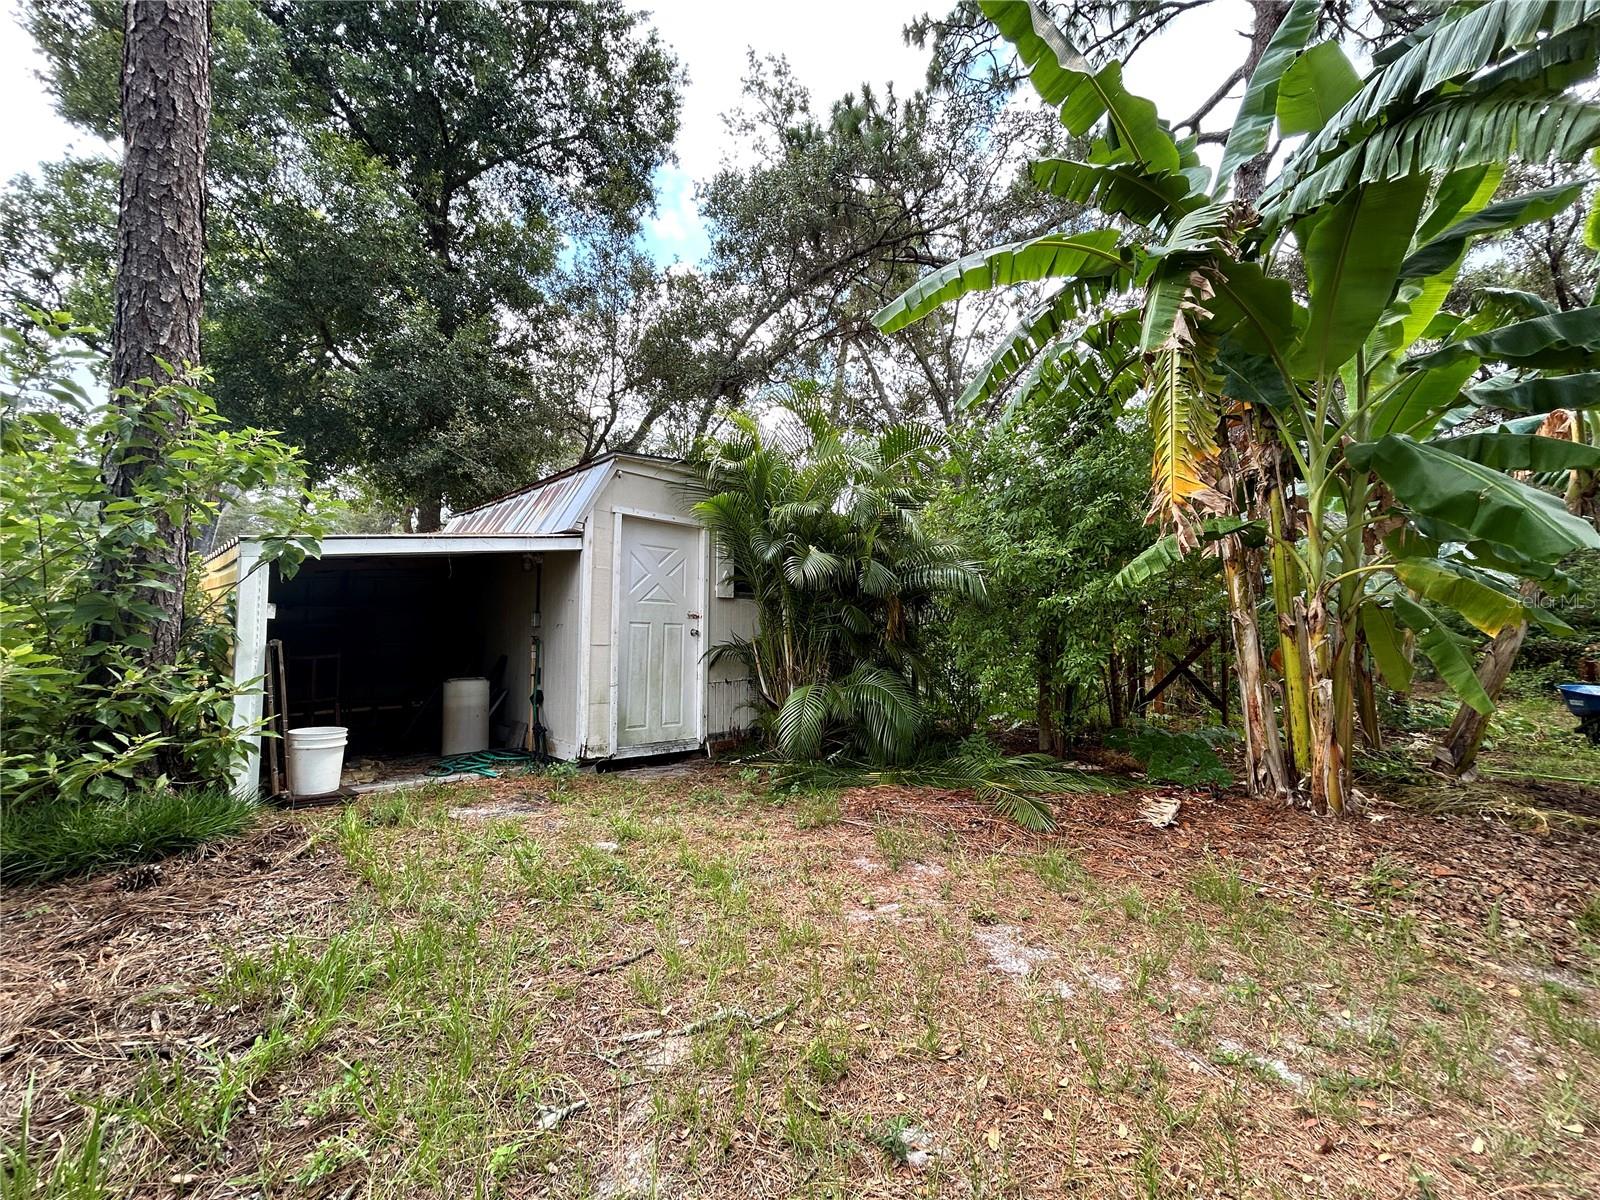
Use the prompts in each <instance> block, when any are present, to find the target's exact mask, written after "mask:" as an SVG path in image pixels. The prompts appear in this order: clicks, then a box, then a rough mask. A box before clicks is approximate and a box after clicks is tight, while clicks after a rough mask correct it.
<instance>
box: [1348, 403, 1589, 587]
mask: <svg viewBox="0 0 1600 1200" xmlns="http://www.w3.org/2000/svg"><path fill="white" fill-rule="evenodd" d="M1345 457H1346V458H1347V459H1348V460H1349V461H1350V463H1351V465H1353V466H1354V467H1355V468H1356V469H1357V470H1359V471H1366V470H1371V471H1374V472H1376V473H1377V475H1378V477H1379V478H1380V479H1382V480H1383V481H1384V482H1385V483H1386V484H1388V485H1389V488H1390V490H1391V491H1393V492H1394V494H1395V497H1396V498H1397V499H1398V500H1399V501H1400V502H1401V503H1402V504H1404V505H1406V506H1407V507H1409V508H1411V509H1414V510H1415V511H1417V512H1419V513H1422V514H1424V515H1425V516H1430V517H1437V518H1438V519H1439V520H1441V521H1445V522H1447V523H1448V524H1450V525H1453V526H1455V527H1456V528H1457V529H1460V530H1463V531H1465V532H1466V533H1467V534H1469V535H1470V537H1471V538H1474V539H1482V540H1484V541H1489V542H1495V543H1498V544H1500V545H1504V546H1514V547H1516V548H1517V550H1518V551H1519V552H1520V553H1523V554H1526V555H1528V556H1529V557H1531V558H1534V559H1536V560H1539V561H1543V562H1556V561H1558V560H1560V559H1561V558H1563V557H1564V556H1565V555H1567V554H1569V553H1571V552H1572V551H1574V550H1590V549H1600V533H1596V532H1595V529H1594V526H1593V525H1591V524H1589V522H1587V521H1585V520H1583V519H1582V518H1581V517H1575V516H1573V515H1572V514H1571V513H1569V512H1568V511H1567V510H1566V508H1565V507H1563V505H1562V504H1561V502H1560V501H1559V500H1558V499H1556V498H1555V497H1554V496H1552V495H1550V494H1549V493H1548V492H1541V491H1539V490H1538V489H1537V488H1532V487H1529V486H1528V485H1527V484H1525V483H1521V482H1519V481H1517V480H1515V479H1512V478H1511V477H1510V476H1509V475H1506V474H1503V473H1502V472H1500V471H1496V470H1494V469H1493V468H1490V467H1485V466H1482V465H1481V464H1479V463H1475V462H1471V461H1469V460H1467V459H1465V458H1460V457H1458V456H1456V455H1454V454H1449V453H1446V452H1445V451H1443V450H1440V449H1439V448H1438V447H1436V446H1430V445H1426V444H1424V443H1420V442H1415V441H1413V440H1412V439H1410V438H1408V437H1401V436H1398V435H1394V434H1391V435H1390V436H1388V437H1384V438H1380V439H1379V440H1378V441H1376V442H1364V443H1357V444H1355V445H1352V446H1347V447H1346V448H1345Z"/></svg>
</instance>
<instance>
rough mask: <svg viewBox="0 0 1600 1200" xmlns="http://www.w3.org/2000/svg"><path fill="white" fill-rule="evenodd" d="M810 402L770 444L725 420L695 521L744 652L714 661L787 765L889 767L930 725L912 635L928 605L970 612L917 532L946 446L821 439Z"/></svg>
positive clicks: (969, 594)
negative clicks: (712, 541) (732, 596)
mask: <svg viewBox="0 0 1600 1200" xmlns="http://www.w3.org/2000/svg"><path fill="white" fill-rule="evenodd" d="M809 400H810V396H809V393H808V392H807V391H806V390H805V389H801V390H800V391H798V392H797V394H796V398H795V401H794V403H793V404H792V406H791V407H790V409H789V410H788V413H789V416H790V417H791V418H793V421H792V423H791V427H790V428H789V429H788V430H787V431H786V432H783V433H779V434H776V435H774V434H771V433H768V432H766V431H764V430H763V429H762V427H761V426H760V425H759V424H758V423H757V422H756V421H755V420H754V419H752V418H750V417H748V416H746V415H744V414H736V415H734V417H733V418H732V424H733V433H732V434H731V435H730V436H729V437H728V438H726V439H725V440H723V441H722V442H720V443H717V444H716V445H714V446H713V447H712V448H711V450H710V453H709V455H708V458H707V462H706V488H707V491H708V492H710V493H711V494H710V495H709V496H708V497H707V498H706V499H705V500H703V501H701V502H700V503H699V504H697V505H695V512H696V514H697V515H698V516H699V517H700V519H701V521H702V522H703V523H704V524H705V525H706V527H707V528H708V529H710V530H711V532H712V533H713V534H715V535H716V538H717V541H718V544H719V545H720V546H721V548H722V551H723V554H724V555H725V556H726V558H727V560H728V562H729V563H730V564H731V566H732V569H733V572H734V577H735V580H736V581H737V582H738V583H739V584H743V585H747V586H748V587H749V588H750V590H751V593H752V595H753V597H754V600H755V603H756V611H757V628H756V631H755V634H754V636H752V637H750V638H738V639H734V640H732V641H730V642H728V643H725V644H723V645H721V646H717V647H713V650H712V653H713V659H715V658H718V657H732V658H735V659H738V660H740V661H742V662H743V663H744V664H745V665H746V666H747V667H748V668H749V670H750V673H751V676H752V677H753V679H754V680H755V683H756V689H757V692H758V694H759V696H760V699H761V702H762V705H763V707H764V710H765V715H766V726H767V729H768V731H769V733H770V734H771V735H772V737H773V740H774V742H775V743H776V745H777V746H778V748H779V750H780V751H781V752H782V753H783V754H784V755H785V756H787V757H789V758H792V759H814V758H818V757H821V756H823V755H824V754H828V753H840V752H843V753H846V754H850V755H854V756H859V757H863V758H867V759H869V760H871V761H873V762H875V763H889V762H903V761H905V760H907V759H908V758H910V757H911V756H912V755H913V754H914V753H915V752H916V751H917V749H918V747H919V745H920V744H921V742H922V740H923V738H924V736H925V734H926V733H927V731H928V727H929V724H930V721H929V716H928V706H927V703H926V696H925V693H926V691H927V677H928V674H929V670H928V666H927V663H926V660H925V658H924V655H923V652H922V638H921V628H920V627H921V623H922V620H923V618H924V616H925V615H926V613H927V612H928V610H929V609H930V608H931V607H932V606H933V604H934V603H935V602H936V601H937V600H938V599H939V598H941V597H948V598H960V599H963V600H967V601H974V600H981V599H982V598H983V596H984V588H983V579H982V576H981V574H980V572H979V570H978V568H977V566H976V565H975V564H974V563H971V562H968V561H966V560H965V558H964V557H963V556H962V554H961V552H960V549H959V548H958V547H957V546H956V545H955V544H954V543H952V542H950V541H947V540H944V539H941V538H938V537H935V536H933V535H932V534H930V533H929V532H928V531H927V530H926V529H925V527H924V525H923V522H922V520H921V516H922V510H923V508H924V506H925V505H926V504H927V501H928V499H929V497H930V495H931V494H932V490H933V484H932V481H933V480H934V479H935V478H936V477H937V474H938V472H939V469H940V467H941V465H942V463H943V460H944V457H945V454H946V453H947V451H948V450H949V444H948V442H947V440H946V439H945V437H944V435H943V434H941V433H939V432H938V431H936V430H933V429H930V428H927V427H924V426H920V425H896V426H891V427H889V428H888V429H885V430H883V431H881V432H879V433H877V434H864V433H854V432H850V431H842V430H839V429H835V428H834V427H833V426H832V425H831V424H829V422H828V421H827V419H826V418H825V417H824V416H823V415H821V413H820V411H819V410H818V409H816V408H815V406H814V405H812V404H811V403H810V402H809Z"/></svg>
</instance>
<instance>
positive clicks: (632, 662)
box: [614, 516, 704, 750]
mask: <svg viewBox="0 0 1600 1200" xmlns="http://www.w3.org/2000/svg"><path fill="white" fill-rule="evenodd" d="M699 550H700V531H699V530H698V529H696V528H695V527H693V526H691V525H675V524H672V523H669V522H666V521H651V520H647V519H645V518H643V517H629V516H624V517H623V518H622V545H621V551H622V552H621V554H620V556H619V559H620V566H621V570H622V576H621V586H620V588H619V592H620V595H619V602H620V605H621V609H620V612H619V614H618V621H617V633H618V637H619V641H618V645H617V646H616V648H615V651H614V652H615V653H616V654H618V655H619V656H620V658H619V661H618V663H617V748H618V749H619V750H620V749H628V748H632V747H640V746H657V745H661V746H666V745H678V744H682V745H691V746H692V745H694V744H696V743H697V742H698V741H699V740H700V739H699V724H700V713H699V703H698V702H699V697H700V671H699V667H700V654H701V650H702V647H701V645H700V642H701V641H702V640H703V639H702V638H701V636H700V635H701V626H702V625H703V624H704V622H703V621H701V620H700V614H699V606H700V570H699V559H700V554H699Z"/></svg>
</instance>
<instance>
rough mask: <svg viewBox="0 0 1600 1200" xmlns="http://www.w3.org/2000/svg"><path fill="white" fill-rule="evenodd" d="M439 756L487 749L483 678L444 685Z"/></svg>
mask: <svg viewBox="0 0 1600 1200" xmlns="http://www.w3.org/2000/svg"><path fill="white" fill-rule="evenodd" d="M439 742H440V753H442V754H444V755H446V756H447V757H448V756H449V755H451V754H473V753H476V752H477V751H479V750H487V749H488V748H489V681H488V680H487V679H484V678H483V677H482V676H474V677H472V678H470V679H446V680H445V681H444V731H443V734H442V735H441V737H440V739H439Z"/></svg>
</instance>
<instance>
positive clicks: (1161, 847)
mask: <svg viewBox="0 0 1600 1200" xmlns="http://www.w3.org/2000/svg"><path fill="white" fill-rule="evenodd" d="M1145 799H1146V797H1145V796H1144V795H1142V794H1140V793H1138V792H1130V793H1122V794H1117V795H1111V796H1090V797H1072V798H1070V800H1069V802H1068V804H1067V806H1066V807H1065V808H1064V809H1063V812H1062V820H1061V824H1060V827H1059V828H1058V830H1057V832H1056V833H1055V834H1053V835H1050V836H1048V837H1039V836H1032V835H1025V834H1022V833H1021V832H1019V831H1018V830H1017V829H1016V828H1015V827H1014V826H1009V825H1006V824H1005V823H1003V822H998V821H996V820H994V819H993V818H992V817H991V816H990V814H989V813H988V812H987V811H986V810H984V809H983V808H982V807H981V806H978V805H975V804H974V803H973V802H972V801H971V799H970V797H968V796H966V795H964V794H961V793H940V792H932V791H928V790H909V789H896V788H871V789H856V790H851V791H846V792H843V793H840V794H829V793H817V794H797V795H773V794H771V793H770V792H769V791H768V789H767V787H766V785H765V783H764V782H763V780H762V779H761V778H760V777H759V776H758V775H757V774H756V773H754V772H740V771H737V770H735V769H731V768H726V767H713V766H698V767H695V768H694V769H692V770H689V771H686V772H680V773H676V774H665V775H663V774H657V775H655V776H654V777H651V778H648V779H636V778H630V777H629V776H628V775H627V774H617V775H609V776H587V777H582V778H579V779H577V780H569V781H558V780H546V779H542V778H538V777H522V778H504V779H498V780H491V781H484V782H481V783H477V782H475V783H463V784H452V785H447V786H434V787H430V788H427V789H424V790H421V791H414V792H406V793H397V794H392V795H387V796H376V797H371V798H368V799H367V800H364V801H363V802H362V804H361V805H360V806H359V807H357V808H352V809H347V810H343V811H325V810H324V811H305V812H297V813H286V814H273V815H272V816H270V817H269V818H267V819H266V820H265V821H264V822H263V823H262V825H261V826H260V827H259V828H258V829H257V830H256V831H255V832H254V833H252V834H251V835H250V836H248V837H246V838H243V839H241V840H239V841H237V842H235V843H233V844H230V845H227V846H224V847H222V848H220V849H214V850H212V851H211V852H209V853H205V854H201V855H196V856H194V857H191V858H187V859H182V860H174V861H170V862H168V863H166V864H164V865H163V866H162V867H160V868H159V869H158V870H155V871H150V870H144V871H134V872H130V873H126V874H123V875H114V876H109V877H105V878H101V879H96V880H92V881H89V882H85V883H76V884H66V885H59V886H53V887H47V888H15V889H9V890H8V891H7V893H6V895H5V897H4V900H3V907H0V922H3V929H4V943H3V949H0V1130H4V1131H5V1136H6V1139H7V1141H9V1142H13V1143H15V1142H16V1140H17V1136H18V1132H19V1129H20V1125H21V1119H22V1115H23V1111H24V1109H25V1108H26V1109H27V1110H28V1122H29V1124H28V1144H29V1147H30V1149H29V1152H28V1156H29V1160H30V1163H31V1165H32V1167H33V1169H35V1170H38V1171H41V1172H46V1171H48V1170H50V1169H51V1168H52V1165H54V1168H55V1170H56V1171H57V1178H58V1180H61V1179H65V1178H67V1177H68V1175H70V1174H71V1172H72V1170H73V1169H74V1164H77V1165H78V1168H80V1169H79V1175H80V1176H81V1177H82V1178H81V1180H80V1182H81V1184H82V1186H80V1187H79V1189H78V1190H77V1191H75V1192H73V1193H71V1194H74V1195H96V1194H106V1195H129V1194H131V1195H138V1196H169V1195H173V1196H176V1195H182V1196H254V1195H266V1196H287V1195H293V1196H330V1197H354V1196H369V1195H376V1196H411V1195H452V1196H453V1195H467V1194H477V1195H504V1196H545V1195H549V1196H563V1197H567V1196H599V1197H610V1198H620V1197H635V1196H640V1197H642V1196H656V1195H659V1196H730V1197H731V1196H757V1197H763V1196H788V1195H796V1194H799V1195H841V1196H842V1195H852V1196H859V1195H941V1196H942V1195H951V1196H956V1195H961V1196H1036V1195H1041V1194H1063V1193H1064V1194H1072V1195H1084V1196H1140V1197H1156V1196H1188V1195H1204V1196H1241V1197H1242V1196H1263V1197H1265V1196H1291V1197H1299V1196H1307V1197H1312V1196H1315V1197H1323V1196H1349V1197H1355V1196H1441V1197H1442V1196H1486V1197H1487V1196H1518V1197H1524V1196H1552V1197H1580V1196H1591V1195H1594V1194H1596V1192H1597V1191H1600V1165H1597V1164H1600V1153H1597V1152H1596V1132H1597V1121H1600V1113H1597V1104H1600V1083H1597V1082H1596V1080H1597V1078H1600V1072H1597V1067H1600V1061H1597V1060H1600V991H1597V987H1596V985H1597V967H1600V949H1597V946H1596V941H1597V940H1600V928H1597V926H1600V901H1597V897H1600V855H1597V853H1596V851H1597V849H1600V846H1597V842H1600V834H1596V833H1594V832H1592V831H1587V830H1585V829H1582V828H1577V829H1573V828H1552V829H1546V830H1543V831H1530V830H1529V829H1526V828H1522V827H1516V826H1512V825H1509V824H1506V823H1504V822H1501V821H1495V820H1489V819H1485V818H1483V817H1480V816H1428V815H1421V814H1419V813H1417V812H1416V811H1415V810H1414V809H1409V808H1408V809H1402V808H1398V807H1394V806H1392V805H1386V804H1382V803H1379V804H1376V805H1375V806H1374V808H1373V811H1372V813H1371V815H1370V818H1368V819H1364V820H1361V821H1357V822H1348V823H1342V824H1329V823H1326V822H1323V821H1320V820H1318V819H1317V818H1314V817H1311V816H1309V815H1307V814H1303V813H1298V812H1285V811H1282V810H1276V809H1270V808H1267V807H1265V806H1261V805H1257V804H1254V803H1251V802H1249V801H1247V800H1244V799H1241V798H1239V797H1236V796H1230V795H1222V796H1216V797H1211V796H1202V795H1197V794H1188V793H1185V794H1182V796H1181V800H1182V804H1181V807H1180V809H1179V814H1178V820H1177V824H1176V825H1175V826H1174V827H1173V828H1170V829H1155V828H1152V827H1150V826H1149V825H1146V824H1143V823H1141V822H1140V821H1139V819H1138V810H1139V807H1140V805H1141V804H1142V803H1143V801H1144V800H1145ZM97 1150H98V1153H96V1151H97ZM96 1160H98V1165H94V1164H95V1163H96ZM85 1164H88V1165H85ZM96 1188H98V1189H100V1190H99V1191H97V1190H95V1189H96Z"/></svg>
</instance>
